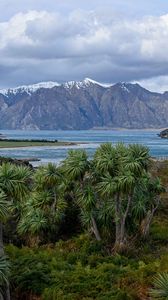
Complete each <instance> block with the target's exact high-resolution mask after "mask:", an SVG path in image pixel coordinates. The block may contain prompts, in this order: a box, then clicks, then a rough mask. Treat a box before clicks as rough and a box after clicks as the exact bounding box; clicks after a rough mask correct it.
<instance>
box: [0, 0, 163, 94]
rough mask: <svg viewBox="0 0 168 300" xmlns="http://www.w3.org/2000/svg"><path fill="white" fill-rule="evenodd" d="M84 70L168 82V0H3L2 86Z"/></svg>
mask: <svg viewBox="0 0 168 300" xmlns="http://www.w3.org/2000/svg"><path fill="white" fill-rule="evenodd" d="M85 77H90V78H92V79H95V80H97V81H101V82H106V83H115V82H118V81H127V82H128V81H133V82H134V81H135V82H140V83H141V84H142V85H143V86H145V87H147V88H149V89H151V90H157V91H164V90H168V1H166V0H141V1H139V0H85V1H83V0H36V1H35V0H1V1H0V88H3V87H14V86H18V85H22V84H31V83H37V82H40V81H48V80H50V81H51V80H52V81H58V82H63V81H67V80H82V79H83V78H85Z"/></svg>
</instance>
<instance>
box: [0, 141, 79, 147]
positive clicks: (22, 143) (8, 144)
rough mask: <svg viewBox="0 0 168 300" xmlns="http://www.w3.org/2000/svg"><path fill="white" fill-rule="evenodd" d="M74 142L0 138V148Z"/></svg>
mask: <svg viewBox="0 0 168 300" xmlns="http://www.w3.org/2000/svg"><path fill="white" fill-rule="evenodd" d="M76 144H77V143H74V142H64V141H63V142H62V141H57V140H56V141H47V140H5V139H4V140H0V148H17V147H37V146H39V147H42V146H70V145H76Z"/></svg>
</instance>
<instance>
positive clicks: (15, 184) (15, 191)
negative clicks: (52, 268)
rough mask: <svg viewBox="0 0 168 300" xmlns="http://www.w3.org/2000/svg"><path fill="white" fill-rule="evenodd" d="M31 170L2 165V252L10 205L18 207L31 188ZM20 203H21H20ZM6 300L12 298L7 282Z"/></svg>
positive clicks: (0, 243) (0, 183)
mask: <svg viewBox="0 0 168 300" xmlns="http://www.w3.org/2000/svg"><path fill="white" fill-rule="evenodd" d="M30 175H31V171H30V169H29V168H27V167H23V166H15V165H12V164H10V163H6V164H3V165H1V166H0V254H1V255H2V256H3V255H4V247H3V223H4V221H5V220H6V219H7V216H8V206H9V203H10V204H15V205H16V207H17V209H18V208H19V207H20V204H19V201H21V200H22V199H23V198H24V197H25V195H26V193H27V192H28V190H29V184H30V178H31V177H30ZM18 204H19V205H18ZM5 300H10V290H9V284H6V290H5Z"/></svg>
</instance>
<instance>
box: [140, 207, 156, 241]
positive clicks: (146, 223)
mask: <svg viewBox="0 0 168 300" xmlns="http://www.w3.org/2000/svg"><path fill="white" fill-rule="evenodd" d="M154 212H155V210H154V209H153V210H152V211H150V210H149V211H148V213H147V215H146V217H145V218H144V219H143V220H142V222H141V225H140V233H141V235H142V237H143V238H144V239H146V238H147V237H148V236H149V229H150V225H151V222H152V219H153V215H154Z"/></svg>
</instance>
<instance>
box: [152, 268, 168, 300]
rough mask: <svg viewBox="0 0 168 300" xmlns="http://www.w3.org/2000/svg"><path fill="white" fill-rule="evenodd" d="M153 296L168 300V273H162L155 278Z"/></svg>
mask: <svg viewBox="0 0 168 300" xmlns="http://www.w3.org/2000/svg"><path fill="white" fill-rule="evenodd" d="M153 285H154V287H153V288H152V289H151V290H150V294H151V296H153V297H154V298H157V299H168V273H160V274H158V275H157V276H156V277H155V278H154V282H153Z"/></svg>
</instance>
